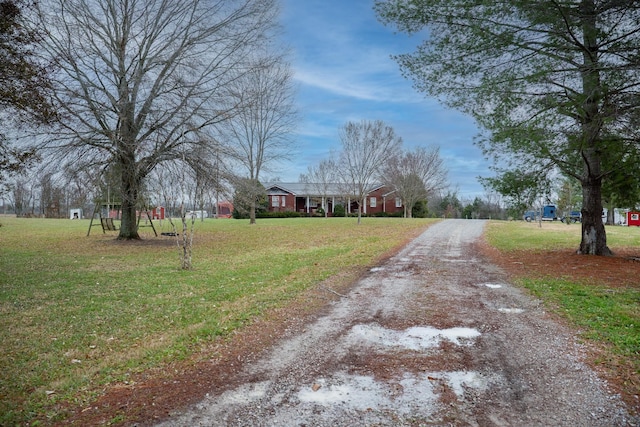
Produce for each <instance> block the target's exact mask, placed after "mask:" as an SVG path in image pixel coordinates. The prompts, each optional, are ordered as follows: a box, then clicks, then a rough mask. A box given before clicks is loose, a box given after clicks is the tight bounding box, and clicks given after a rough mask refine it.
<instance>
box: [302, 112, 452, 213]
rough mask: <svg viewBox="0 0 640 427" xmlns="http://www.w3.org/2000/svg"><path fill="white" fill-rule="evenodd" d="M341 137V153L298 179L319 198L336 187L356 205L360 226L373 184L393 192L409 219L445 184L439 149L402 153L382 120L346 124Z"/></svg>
mask: <svg viewBox="0 0 640 427" xmlns="http://www.w3.org/2000/svg"><path fill="white" fill-rule="evenodd" d="M339 137H340V142H341V150H340V151H339V152H338V153H334V154H333V155H332V156H331V157H330V158H328V159H325V160H322V161H321V162H320V163H318V164H317V165H311V166H309V168H308V171H307V173H306V174H303V175H302V176H301V177H300V181H301V182H308V183H311V184H312V185H314V186H315V187H316V188H315V191H316V192H317V193H318V194H319V195H321V196H326V195H327V194H328V192H329V189H330V188H331V187H332V186H334V185H336V184H338V185H339V186H340V187H341V188H342V189H343V191H342V192H343V193H344V194H345V195H348V196H350V197H353V198H354V199H355V200H356V201H357V202H358V206H359V207H358V223H360V220H361V217H362V207H363V206H364V205H365V198H366V196H367V194H368V193H369V192H370V191H371V189H372V188H373V187H374V186H375V185H378V184H383V185H386V186H388V187H389V188H391V189H393V190H395V193H394V194H395V196H397V197H400V198H401V199H402V201H403V204H404V206H405V216H406V217H411V212H412V207H413V206H414V205H415V204H416V202H418V201H419V200H426V199H427V197H428V196H429V195H431V194H433V193H434V192H436V191H439V190H442V189H443V188H445V186H446V185H447V170H446V168H445V167H444V164H443V161H442V158H440V154H439V149H438V148H437V147H432V148H429V149H427V148H424V147H418V148H416V149H415V150H413V151H411V150H404V149H403V148H402V139H401V138H400V137H399V136H398V135H396V134H395V131H394V130H393V128H392V127H390V126H388V125H386V124H385V123H384V122H383V121H381V120H375V121H368V120H362V121H360V122H347V123H346V124H345V125H344V126H343V127H341V128H340V130H339Z"/></svg>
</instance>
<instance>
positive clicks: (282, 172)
mask: <svg viewBox="0 0 640 427" xmlns="http://www.w3.org/2000/svg"><path fill="white" fill-rule="evenodd" d="M281 6H282V16H281V19H282V24H283V26H284V37H285V42H286V43H287V44H288V45H289V46H290V47H291V49H292V52H291V61H292V66H293V70H294V75H295V80H296V84H297V87H298V107H299V110H300V113H301V121H300V124H299V126H298V128H297V129H296V136H295V139H296V142H297V146H298V147H297V154H296V155H295V156H294V160H293V161H291V162H290V163H287V164H286V165H283V167H282V168H279V170H278V171H276V172H275V173H273V174H272V176H271V177H272V178H275V177H278V178H280V180H282V181H284V182H297V181H298V177H299V175H300V173H304V172H306V170H307V167H308V166H309V165H315V164H317V163H318V162H319V161H320V160H322V159H323V158H328V157H329V153H330V152H331V151H338V150H339V149H340V141H339V138H338V129H339V128H340V127H341V126H342V125H344V124H345V123H346V122H347V121H360V120H363V119H364V120H378V119H379V120H383V121H384V122H385V123H386V124H388V125H390V126H392V127H393V128H394V130H395V132H396V133H397V134H398V135H399V136H400V137H402V139H403V141H404V147H405V148H413V147H415V146H420V145H422V146H427V147H428V146H433V145H436V146H439V147H440V156H441V157H442V158H443V159H444V161H445V165H446V167H447V169H448V170H449V182H450V184H451V187H452V189H457V191H458V195H459V197H460V198H462V199H463V200H465V199H472V198H473V197H475V196H480V197H482V195H483V194H484V189H483V188H482V186H481V185H480V184H479V183H478V182H477V179H476V177H477V176H490V175H491V173H490V171H489V170H488V166H489V163H488V162H487V161H486V160H484V158H483V157H482V153H481V151H480V150H479V149H478V148H477V147H476V146H474V145H473V137H474V136H475V135H476V134H477V133H478V129H477V128H476V126H475V124H474V122H473V120H472V119H471V118H470V117H467V116H464V115H462V114H461V113H458V112H457V111H454V110H450V109H447V108H446V107H444V106H442V105H440V104H439V103H438V102H437V101H436V100H435V99H431V98H427V97H425V95H424V94H421V93H418V92H416V91H415V90H414V89H413V88H412V83H411V81H409V80H407V79H405V78H404V77H402V75H401V73H400V69H399V67H398V64H397V63H396V62H395V61H393V60H392V59H391V58H390V55H392V54H399V53H405V52H413V51H414V49H415V47H416V46H417V45H418V44H419V43H420V42H421V40H422V38H421V37H419V36H414V37H409V36H407V35H405V34H394V32H393V29H392V28H390V27H385V26H383V25H382V24H381V23H380V22H378V20H377V19H376V16H375V13H374V12H373V9H372V6H373V1H372V0H282V3H281Z"/></svg>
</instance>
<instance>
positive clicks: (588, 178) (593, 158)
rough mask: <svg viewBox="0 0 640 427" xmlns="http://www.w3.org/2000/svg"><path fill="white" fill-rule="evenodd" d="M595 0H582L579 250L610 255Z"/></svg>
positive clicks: (586, 253) (579, 251) (581, 252)
mask: <svg viewBox="0 0 640 427" xmlns="http://www.w3.org/2000/svg"><path fill="white" fill-rule="evenodd" d="M595 10H596V7H595V2H594V0H583V1H582V2H581V12H582V14H583V18H582V20H583V24H582V25H583V27H582V36H583V40H584V47H585V49H584V51H583V60H584V67H583V71H582V93H583V95H584V101H583V103H582V106H581V110H582V117H581V120H582V135H581V138H582V146H583V147H584V148H583V150H582V159H583V162H584V172H583V176H582V241H581V242H580V249H579V250H578V253H580V254H585V255H611V251H610V250H609V248H608V247H607V234H606V231H605V229H604V224H603V223H602V155H601V154H600V152H601V150H603V147H602V146H601V145H602V140H601V136H600V135H601V131H602V126H603V118H602V113H601V112H600V102H601V100H602V82H601V80H600V71H599V69H600V66H599V64H598V40H597V34H598V27H597V20H596V11H595Z"/></svg>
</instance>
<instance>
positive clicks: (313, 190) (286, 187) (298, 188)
mask: <svg viewBox="0 0 640 427" xmlns="http://www.w3.org/2000/svg"><path fill="white" fill-rule="evenodd" d="M264 186H265V189H266V190H267V194H271V195H274V196H275V195H286V194H293V195H294V196H299V197H305V196H322V195H323V196H328V197H332V196H335V197H342V196H344V191H342V190H341V186H340V184H337V183H327V184H326V185H324V184H316V183H306V182H273V183H266V184H264ZM382 187H383V185H380V184H376V185H374V186H372V188H371V190H369V193H371V192H373V191H376V190H378V189H380V188H382ZM323 189H324V191H323ZM321 193H324V194H321ZM391 193H393V191H390V192H388V193H386V194H384V195H385V196H387V195H389V194H391Z"/></svg>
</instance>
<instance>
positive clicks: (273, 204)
mask: <svg viewBox="0 0 640 427" xmlns="http://www.w3.org/2000/svg"><path fill="white" fill-rule="evenodd" d="M279 206H280V196H271V207H274V208H277V207H279Z"/></svg>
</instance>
